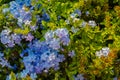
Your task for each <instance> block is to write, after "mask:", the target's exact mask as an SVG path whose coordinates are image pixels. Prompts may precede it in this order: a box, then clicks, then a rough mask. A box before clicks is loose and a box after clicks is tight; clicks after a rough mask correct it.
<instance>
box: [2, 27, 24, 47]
mask: <svg viewBox="0 0 120 80" xmlns="http://www.w3.org/2000/svg"><path fill="white" fill-rule="evenodd" d="M0 40H1V43H2V44H4V45H5V46H6V47H14V46H15V44H18V45H19V44H20V42H21V40H22V39H21V35H18V34H15V33H11V30H10V29H5V30H2V32H1V34H0Z"/></svg>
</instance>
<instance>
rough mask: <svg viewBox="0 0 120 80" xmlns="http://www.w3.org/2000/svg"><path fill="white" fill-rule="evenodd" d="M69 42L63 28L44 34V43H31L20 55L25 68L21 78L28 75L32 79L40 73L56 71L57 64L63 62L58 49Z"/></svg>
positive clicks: (35, 41)
mask: <svg viewBox="0 0 120 80" xmlns="http://www.w3.org/2000/svg"><path fill="white" fill-rule="evenodd" d="M69 42H70V40H69V34H68V31H67V29H65V28H61V29H57V30H55V31H48V32H47V33H46V34H45V41H39V40H34V41H32V42H31V43H30V44H29V45H28V48H27V49H25V50H24V51H23V52H22V53H21V54H20V56H21V57H22V58H23V60H22V62H23V63H24V66H25V69H24V70H23V71H22V72H21V77H26V75H28V74H29V75H31V76H32V77H33V75H34V76H36V74H39V73H41V72H48V71H49V69H50V68H53V69H54V70H58V69H59V63H60V62H63V61H64V60H65V57H64V55H62V54H59V52H60V50H59V49H61V46H62V45H64V46H67V45H68V44H69ZM25 54H27V56H25Z"/></svg>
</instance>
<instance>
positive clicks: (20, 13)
mask: <svg viewBox="0 0 120 80" xmlns="http://www.w3.org/2000/svg"><path fill="white" fill-rule="evenodd" d="M24 5H26V6H30V0H16V1H12V2H10V12H11V13H12V15H13V16H14V17H15V18H16V19H17V20H18V22H17V24H18V25H19V26H20V27H22V26H23V23H25V24H28V23H29V22H30V20H31V18H32V17H31V12H30V11H25V6H24Z"/></svg>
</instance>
